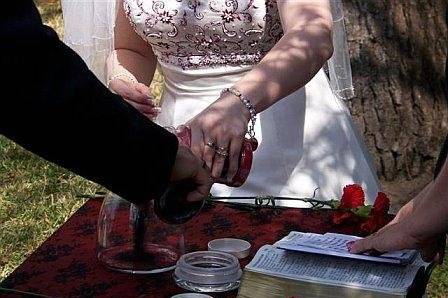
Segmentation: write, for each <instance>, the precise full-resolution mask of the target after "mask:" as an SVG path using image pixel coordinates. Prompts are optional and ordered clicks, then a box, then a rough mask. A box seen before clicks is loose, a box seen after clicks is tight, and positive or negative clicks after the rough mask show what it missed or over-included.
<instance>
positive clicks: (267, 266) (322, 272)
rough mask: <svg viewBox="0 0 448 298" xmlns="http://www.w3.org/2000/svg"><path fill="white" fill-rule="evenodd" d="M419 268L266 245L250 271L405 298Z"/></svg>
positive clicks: (259, 252) (250, 266) (253, 261)
mask: <svg viewBox="0 0 448 298" xmlns="http://www.w3.org/2000/svg"><path fill="white" fill-rule="evenodd" d="M419 268H420V265H419V264H416V265H414V264H410V265H408V266H396V265H390V264H379V263H372V262H363V261H357V260H348V259H340V258H333V257H329V256H320V255H319V256H318V255H312V254H306V253H299V252H290V251H286V250H283V249H278V248H276V247H274V246H271V245H265V246H263V247H262V248H260V250H259V251H258V252H257V254H256V255H255V257H254V258H253V260H252V261H251V262H250V263H249V264H248V265H247V266H246V270H248V271H253V272H259V273H263V274H268V275H272V276H279V277H285V278H290V279H294V280H301V281H309V282H312V283H322V284H329V285H337V286H341V285H343V286H347V287H354V288H361V289H367V290H373V291H379V292H385V293H396V294H405V293H406V292H407V289H408V288H409V287H410V286H411V284H412V282H413V280H414V278H415V275H416V274H417V271H418V269H419Z"/></svg>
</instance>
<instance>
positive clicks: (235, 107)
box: [220, 93, 251, 122]
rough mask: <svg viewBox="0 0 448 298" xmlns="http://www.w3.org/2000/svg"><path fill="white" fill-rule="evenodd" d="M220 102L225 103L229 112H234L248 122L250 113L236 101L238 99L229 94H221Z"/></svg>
mask: <svg viewBox="0 0 448 298" xmlns="http://www.w3.org/2000/svg"><path fill="white" fill-rule="evenodd" d="M220 100H222V101H224V102H226V104H227V105H228V107H229V110H232V111H236V113H237V114H238V115H241V116H242V117H244V120H245V121H246V122H249V121H250V118H251V117H250V112H249V110H248V109H247V108H246V107H245V105H244V104H243V103H242V102H241V101H240V100H238V98H236V97H235V96H234V95H232V94H230V93H225V94H222V95H221V97H220Z"/></svg>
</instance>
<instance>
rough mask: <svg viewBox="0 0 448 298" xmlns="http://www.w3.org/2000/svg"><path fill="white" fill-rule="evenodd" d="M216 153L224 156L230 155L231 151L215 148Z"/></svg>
mask: <svg viewBox="0 0 448 298" xmlns="http://www.w3.org/2000/svg"><path fill="white" fill-rule="evenodd" d="M215 153H216V154H218V155H220V156H222V157H227V156H229V152H227V151H221V150H215Z"/></svg>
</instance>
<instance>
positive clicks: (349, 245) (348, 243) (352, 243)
mask: <svg viewBox="0 0 448 298" xmlns="http://www.w3.org/2000/svg"><path fill="white" fill-rule="evenodd" d="M354 244H355V241H349V242H347V244H346V245H347V249H348V251H349V252H352V250H353V245H354Z"/></svg>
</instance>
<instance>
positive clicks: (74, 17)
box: [62, 0, 116, 84]
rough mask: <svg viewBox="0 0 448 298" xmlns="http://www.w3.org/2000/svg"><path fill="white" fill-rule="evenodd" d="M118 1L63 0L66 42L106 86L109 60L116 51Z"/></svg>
mask: <svg viewBox="0 0 448 298" xmlns="http://www.w3.org/2000/svg"><path fill="white" fill-rule="evenodd" d="M115 6H116V0H62V14H63V18H64V42H65V43H66V44H67V45H68V46H69V47H71V48H72V49H73V50H74V51H75V52H77V53H78V54H79V55H80V56H81V57H82V59H83V60H84V61H85V62H86V64H87V66H88V67H89V68H90V69H91V70H92V71H93V72H94V73H95V75H96V76H97V77H98V78H99V79H100V80H101V81H102V82H103V83H104V84H106V71H105V70H106V60H107V57H108V56H109V54H110V53H111V52H112V51H113V49H114V27H115V18H116V9H115Z"/></svg>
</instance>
